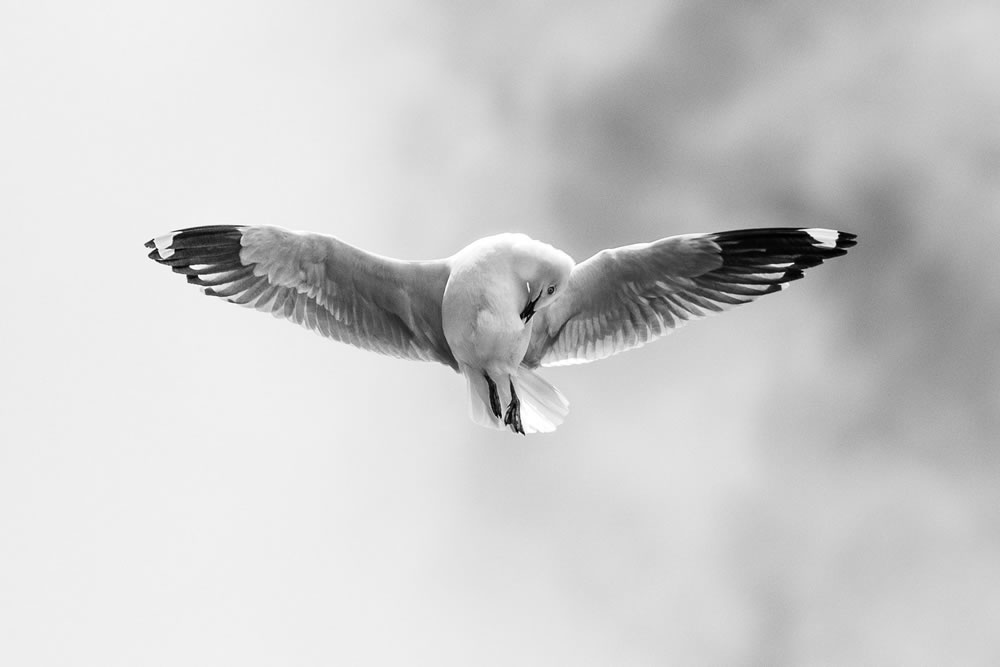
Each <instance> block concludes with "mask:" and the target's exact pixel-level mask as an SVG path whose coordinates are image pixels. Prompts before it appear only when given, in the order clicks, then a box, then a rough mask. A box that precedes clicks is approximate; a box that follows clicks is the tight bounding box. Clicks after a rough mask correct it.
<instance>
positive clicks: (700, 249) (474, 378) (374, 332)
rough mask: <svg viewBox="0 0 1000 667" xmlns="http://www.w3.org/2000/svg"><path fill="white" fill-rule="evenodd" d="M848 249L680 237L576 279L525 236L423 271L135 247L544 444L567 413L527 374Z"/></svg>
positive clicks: (330, 243) (489, 243) (273, 249)
mask: <svg viewBox="0 0 1000 667" xmlns="http://www.w3.org/2000/svg"><path fill="white" fill-rule="evenodd" d="M855 238H856V237H855V235H854V234H850V233H846V232H839V231H834V230H830V229H816V228H813V229H792V228H787V229H786V228H772V229H744V230H737V231H726V232H717V233H713V234H685V235H682V236H670V237H667V238H664V239H660V240H659V241H654V242H652V243H639V244H635V245H629V246H624V247H621V248H613V249H608V250H602V251H600V252H598V253H597V254H596V255H594V256H593V257H591V258H590V259H588V260H586V261H584V262H581V263H580V264H576V263H575V262H574V261H573V260H572V259H571V258H570V256H569V255H567V254H566V253H564V252H562V251H561V250H558V249H556V248H554V247H552V246H551V245H548V244H546V243H542V242H540V241H536V240H534V239H531V238H529V237H527V236H525V235H524V234H499V235H497V236H490V237H487V238H483V239H480V240H478V241H475V242H473V243H472V244H470V245H469V246H467V247H466V248H464V249H462V250H460V251H459V252H457V253H456V254H454V255H452V256H451V257H449V258H447V259H438V260H430V261H403V260H398V259H391V258H389V257H382V256H379V255H375V254H372V253H370V252H366V251H364V250H361V249H360V248H356V247H354V246H351V245H349V244H347V243H345V242H343V241H341V240H339V239H337V238H335V237H333V236H326V235H323V234H314V233H306V232H293V231H289V230H287V229H283V228H280V227H272V226H232V225H216V226H208V227H192V228H190V229H181V230H178V231H174V232H171V233H169V234H165V235H163V236H160V237H158V238H155V239H152V240H150V241H148V242H147V243H146V247H147V248H151V249H152V252H150V253H149V257H150V258H151V259H153V260H155V261H157V262H159V263H160V264H165V265H167V266H169V267H171V268H172V269H173V270H174V271H175V272H177V273H180V274H183V275H185V276H187V281H188V282H189V283H193V284H195V285H198V286H200V287H202V288H203V289H204V292H205V294H208V295H210V296H216V297H220V298H223V299H225V300H226V301H229V302H231V303H237V304H240V305H242V306H247V307H249V308H255V309H256V310H260V311H264V312H268V313H271V314H272V315H274V316H275V317H283V318H285V319H287V320H291V321H293V322H296V323H297V324H301V325H302V326H304V327H306V328H309V329H312V330H313V331H316V332H318V333H320V334H322V335H323V336H326V337H328V338H332V339H333V340H337V341H341V342H344V343H350V344H351V345H355V346H357V347H360V348H363V349H367V350H372V351H374V352H379V353H381V354H387V355H390V356H394V357H399V358H402V359H415V360H421V361H435V362H439V363H442V364H445V365H446V366H450V367H451V368H452V369H454V370H455V371H457V372H459V373H461V374H462V375H463V376H465V379H466V382H467V384H468V393H469V399H470V402H469V403H470V415H471V417H472V419H473V421H475V422H476V423H477V424H480V425H483V426H486V427H490V428H499V429H505V428H509V429H510V430H511V431H513V432H515V433H521V434H524V433H537V432H548V431H553V430H555V428H556V427H557V426H558V425H559V424H561V423H562V422H563V420H564V419H565V418H566V415H567V414H568V412H569V402H568V401H567V400H566V398H565V397H564V396H563V395H562V393H561V392H560V391H559V390H558V389H556V388H555V387H553V386H552V385H551V384H549V383H548V382H547V381H546V380H544V379H543V378H542V377H541V376H540V375H539V374H538V373H537V369H538V368H539V367H540V366H558V365H564V364H578V363H585V362H590V361H596V360H598V359H604V358H605V357H609V356H611V355H613V354H617V353H619V352H624V351H625V350H631V349H633V348H637V347H640V346H641V345H644V344H646V343H648V342H650V341H652V340H654V339H656V338H659V337H661V336H664V335H666V334H667V333H669V332H670V331H671V330H673V329H676V328H678V327H679V326H681V325H683V324H685V323H686V322H688V321H690V320H693V319H697V318H699V317H703V316H705V315H710V314H712V313H716V312H720V311H723V310H726V309H728V308H730V307H732V306H736V305H739V304H742V303H748V302H750V301H753V300H754V299H756V298H757V297H760V296H763V295H765V294H770V293H772V292H777V291H779V290H781V289H783V288H785V287H787V286H788V283H790V282H791V281H793V280H798V279H799V278H801V277H802V276H803V270H805V269H807V268H809V267H812V266H816V265H818V264H820V263H822V262H823V261H824V260H826V259H830V258H832V257H838V256H840V255H843V254H845V253H846V252H847V248H850V247H852V246H854V244H855Z"/></svg>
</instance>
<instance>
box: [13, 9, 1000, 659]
mask: <svg viewBox="0 0 1000 667" xmlns="http://www.w3.org/2000/svg"><path fill="white" fill-rule="evenodd" d="M99 5H100V6H99V7H98V8H90V7H87V6H86V5H85V3H74V2H64V1H59V0H55V1H53V2H32V3H6V4H5V5H3V6H2V8H0V87H2V91H3V92H2V98H3V102H2V103H0V214H2V225H0V249H2V256H3V258H4V260H3V261H4V271H5V276H6V278H7V300H6V308H5V309H4V310H5V314H4V315H3V316H2V317H0V342H2V343H3V344H2V346H0V362H2V366H0V663H2V664H5V665H8V664H9V665H18V666H26V665H101V666H102V667H107V666H112V665H129V666H132V665H179V664H183V665H218V664H240V665H275V664H294V665H331V664H341V665H498V666H499V665H546V666H549V665H595V666H596V665H609V664H616V665H663V664H684V665H720V664H726V665H837V664H843V665H857V664H963V665H977V664H981V665H990V664H997V661H998V660H1000V642H998V641H997V639H996V636H995V635H996V628H997V626H998V623H1000V570H998V565H997V563H1000V532H998V531H997V526H998V525H1000V509H998V508H1000V484H998V481H1000V478H998V476H1000V447H998V443H1000V354H998V353H997V349H996V344H997V341H998V340H1000V297H998V290H997V285H1000V268H998V267H1000V264H998V263H997V261H996V258H995V254H996V248H997V247H998V245H997V239H998V230H1000V225H998V217H1000V124H998V123H997V118H1000V88H998V87H997V85H996V83H997V81H998V80H1000V78H998V75H1000V69H998V68H1000V40H997V34H998V33H1000V8H998V7H997V5H996V3H994V2H988V1H986V0H983V1H981V2H976V1H975V0H973V1H972V2H967V3H962V4H961V9H958V5H956V4H955V3H951V2H945V1H944V0H923V1H920V0H918V1H916V2H908V3H894V2H872V3H864V4H863V8H858V5H857V3H853V2H806V3H797V4H796V3H781V2H762V3H749V4H748V3H744V2H729V3H703V2H695V1H693V0H692V1H690V2H684V1H677V2H653V1H652V0H628V1H626V2H623V1H622V0H615V1H610V0H600V1H598V0H594V1H585V2H554V3H536V2H530V1H528V0H523V1H515V2H473V3H455V2H445V1H439V2H431V1H422V0H413V1H409V0H398V1H391V2H378V3H346V2H344V3H321V2H305V1H302V2H293V3H288V2H285V3H272V2H260V1H254V2H222V1H218V0H207V1H206V0H200V1H199V2H176V1H175V2H169V3H168V2H149V3H134V2H102V3H99ZM217 223H232V224H278V225H282V226H285V227H290V228H293V229H307V230H312V231H318V232H323V233H328V234H334V235H336V236H338V237H340V238H342V239H344V240H346V241H348V242H350V243H353V244H355V245H359V246H361V247H364V248H366V249H369V250H372V251H374V252H377V253H379V254H384V255H390V256H397V257H402V258H411V259H420V258H432V257H442V256H446V255H450V254H451V253H453V252H455V251H456V250H457V249H459V248H460V247H462V246H463V245H464V244H466V243H468V242H470V241H472V240H474V239H476V238H479V237H481V236H484V235H487V234H490V233H494V232H498V231H523V232H525V233H527V234H529V235H531V236H534V237H536V238H539V239H541V240H544V241H547V242H549V243H552V244H553V245H556V246H558V247H561V248H563V249H565V250H566V251H567V252H569V253H570V254H572V255H573V256H574V257H575V258H576V259H577V260H582V259H585V258H586V257H588V256H589V255H590V254H592V253H594V252H596V251H598V250H600V249H601V248H604V247H608V246H615V245H625V244H629V243H634V242H639V241H649V240H653V239H656V238H659V237H663V236H668V235H671V234H678V233H687V232H695V231H717V230H723V229H734V228H740V227H752V226H823V227H834V228H838V229H843V230H845V231H851V232H855V233H857V234H858V235H859V239H860V245H859V246H858V247H857V248H856V249H855V250H854V251H852V253H851V254H850V255H848V256H847V257H845V258H842V259H838V260H836V261H833V262H830V263H829V264H827V265H824V266H823V267H820V268H818V269H816V270H814V271H812V272H810V274H809V275H808V276H807V277H806V279H805V280H803V281H800V282H798V283H796V284H795V285H794V286H793V287H792V288H791V289H790V290H787V291H785V292H782V293H780V294H778V295H775V296H771V297H768V298H766V299H764V300H762V301H759V302H757V303H755V304H753V305H750V306H747V307H746V308H740V309H737V310H735V311H733V312H730V313H727V314H725V315H724V316H722V317H717V318H710V319H708V320H705V321H702V322H699V323H697V324H693V325H691V326H689V327H686V328H684V329H683V330H681V331H679V332H677V333H676V334H674V335H672V336H670V337H669V338H668V339H667V340H664V341H660V342H658V343H656V344H654V345H651V346H647V347H646V348H643V349H641V350H638V351H633V352H630V353H628V354H625V355H622V356H620V357H615V358H612V359H609V360H606V361H602V362H600V363H598V364H591V365H584V366H577V367H569V368H557V369H550V370H548V371H546V372H545V376H546V377H547V379H549V380H550V381H551V382H553V384H555V385H556V386H558V387H559V388H560V389H561V390H562V391H563V393H564V394H566V396H567V397H568V398H569V400H570V402H571V404H572V407H571V412H570V415H569V418H568V419H567V421H566V423H565V424H564V425H563V426H562V427H560V429H559V430H558V431H557V432H556V433H554V434H551V435H546V436H538V437H528V438H520V437H514V436H513V435H511V434H509V433H500V432H491V431H487V430H484V429H481V428H479V427H477V426H475V425H474V424H473V423H472V422H471V421H469V419H468V417H467V404H466V400H467V399H466V394H465V383H464V381H463V380H462V379H461V378H460V377H459V376H457V375H455V374H454V373H453V372H452V371H451V370H450V369H448V368H446V367H444V366H440V365H438V366H434V365H430V364H420V363H415V362H402V361H398V360H394V359H389V358H385V357H379V356H377V355H374V354H371V353H369V352H364V351H360V350H357V349H354V348H351V347H349V346H346V345H339V344H335V343H332V342H330V341H327V340H324V339H322V338H321V337H319V336H317V335H315V334H313V333H310V332H308V331H305V330H303V329H299V328H297V327H295V326H293V325H290V324H289V323H287V322H283V321H278V320H275V319H272V318H268V317H265V316H263V315H261V314H260V313H256V312H252V311H248V310H245V309H241V308H237V307H235V306H231V305H228V304H225V303H223V302H221V301H219V300H215V299H209V298H206V297H204V296H202V295H201V294H199V293H198V290H196V289H194V288H193V287H191V286H188V285H186V284H185V283H184V281H183V280H182V279H180V277H179V276H176V275H174V274H171V273H170V272H169V271H166V270H165V269H164V268H163V267H160V266H157V265H155V264H154V263H153V262H151V261H149V260H148V259H146V252H147V251H146V250H145V249H144V248H143V247H142V244H143V243H144V242H145V241H146V240H147V239H149V238H151V237H153V236H156V235H159V234H161V233H163V232H165V231H168V230H172V229H176V228H180V227H186V226H192V225H200V224H217Z"/></svg>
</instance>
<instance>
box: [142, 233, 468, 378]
mask: <svg viewBox="0 0 1000 667" xmlns="http://www.w3.org/2000/svg"><path fill="white" fill-rule="evenodd" d="M146 247H147V248H152V252H150V253H149V257H150V258H151V259H153V260H156V261H157V262H159V263H160V264H165V265H167V266H169V267H171V268H172V269H173V270H174V271H176V272H177V273H181V274H184V275H186V276H187V280H188V282H189V283H193V284H195V285H199V286H201V287H202V288H204V292H205V294H208V295H210V296H217V297H221V298H223V299H225V300H227V301H230V302H232V303H236V304H239V305H242V306H247V307H249V308H255V309H257V310H260V311H264V312H269V313H271V314H272V315H274V316H275V317H284V318H285V319H288V320H291V321H293V322H296V323H297V324H301V325H302V326H304V327H306V328H308V329H312V330H314V331H316V332H318V333H320V334H322V335H323V336H326V337H328V338H332V339H334V340H338V341H342V342H345V343H350V344H351V345H355V346H357V347H360V348H364V349H367V350H372V351H374V352H379V353H382V354H387V355H390V356H393V357H400V358H404V359H418V360H424V361H438V362H441V363H443V364H446V365H448V366H451V367H452V368H454V369H456V370H457V369H458V364H457V362H456V361H455V357H454V355H453V354H452V352H451V348H450V347H449V346H448V343H447V341H446V340H445V337H444V330H443V328H442V322H441V299H442V296H443V294H444V287H445V284H446V283H447V281H448V276H449V269H448V266H447V264H446V263H445V262H444V261H428V262H407V261H401V260H396V259H390V258H388V257H380V256H378V255H374V254H372V253H368V252H365V251H364V250H361V249H359V248H355V247H354V246H351V245H348V244H347V243H344V242H343V241H340V240H339V239H336V238H334V237H332V236H325V235H322V234H308V233H300V232H292V231H289V230H287V229H282V228H280V227H249V226H243V227H237V226H229V225H216V226H210V227H193V228H190V229H182V230H178V231H175V232H172V233H170V234H166V235H164V236H161V237H159V238H155V239H153V240H151V241H149V242H147V243H146Z"/></svg>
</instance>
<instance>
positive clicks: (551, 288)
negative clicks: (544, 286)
mask: <svg viewBox="0 0 1000 667" xmlns="http://www.w3.org/2000/svg"><path fill="white" fill-rule="evenodd" d="M555 291H556V286H555V285H549V289H548V293H549V294H552V293H553V292H555Z"/></svg>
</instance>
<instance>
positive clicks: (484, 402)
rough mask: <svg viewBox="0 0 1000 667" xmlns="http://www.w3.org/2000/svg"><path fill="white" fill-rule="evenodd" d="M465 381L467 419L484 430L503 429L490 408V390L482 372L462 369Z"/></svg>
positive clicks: (503, 426)
mask: <svg viewBox="0 0 1000 667" xmlns="http://www.w3.org/2000/svg"><path fill="white" fill-rule="evenodd" d="M462 372H463V374H464V375H465V380H466V382H467V383H468V385H469V417H471V418H472V421H474V422H476V423H477V424H479V425H480V426H485V427H486V428H496V429H501V430H502V429H505V428H507V426H506V425H504V423H503V420H502V419H499V418H498V417H497V416H496V415H494V414H493V410H492V408H490V388H489V385H487V384H486V378H484V377H483V374H482V371H475V370H473V369H471V368H467V367H466V368H463V369H462Z"/></svg>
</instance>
